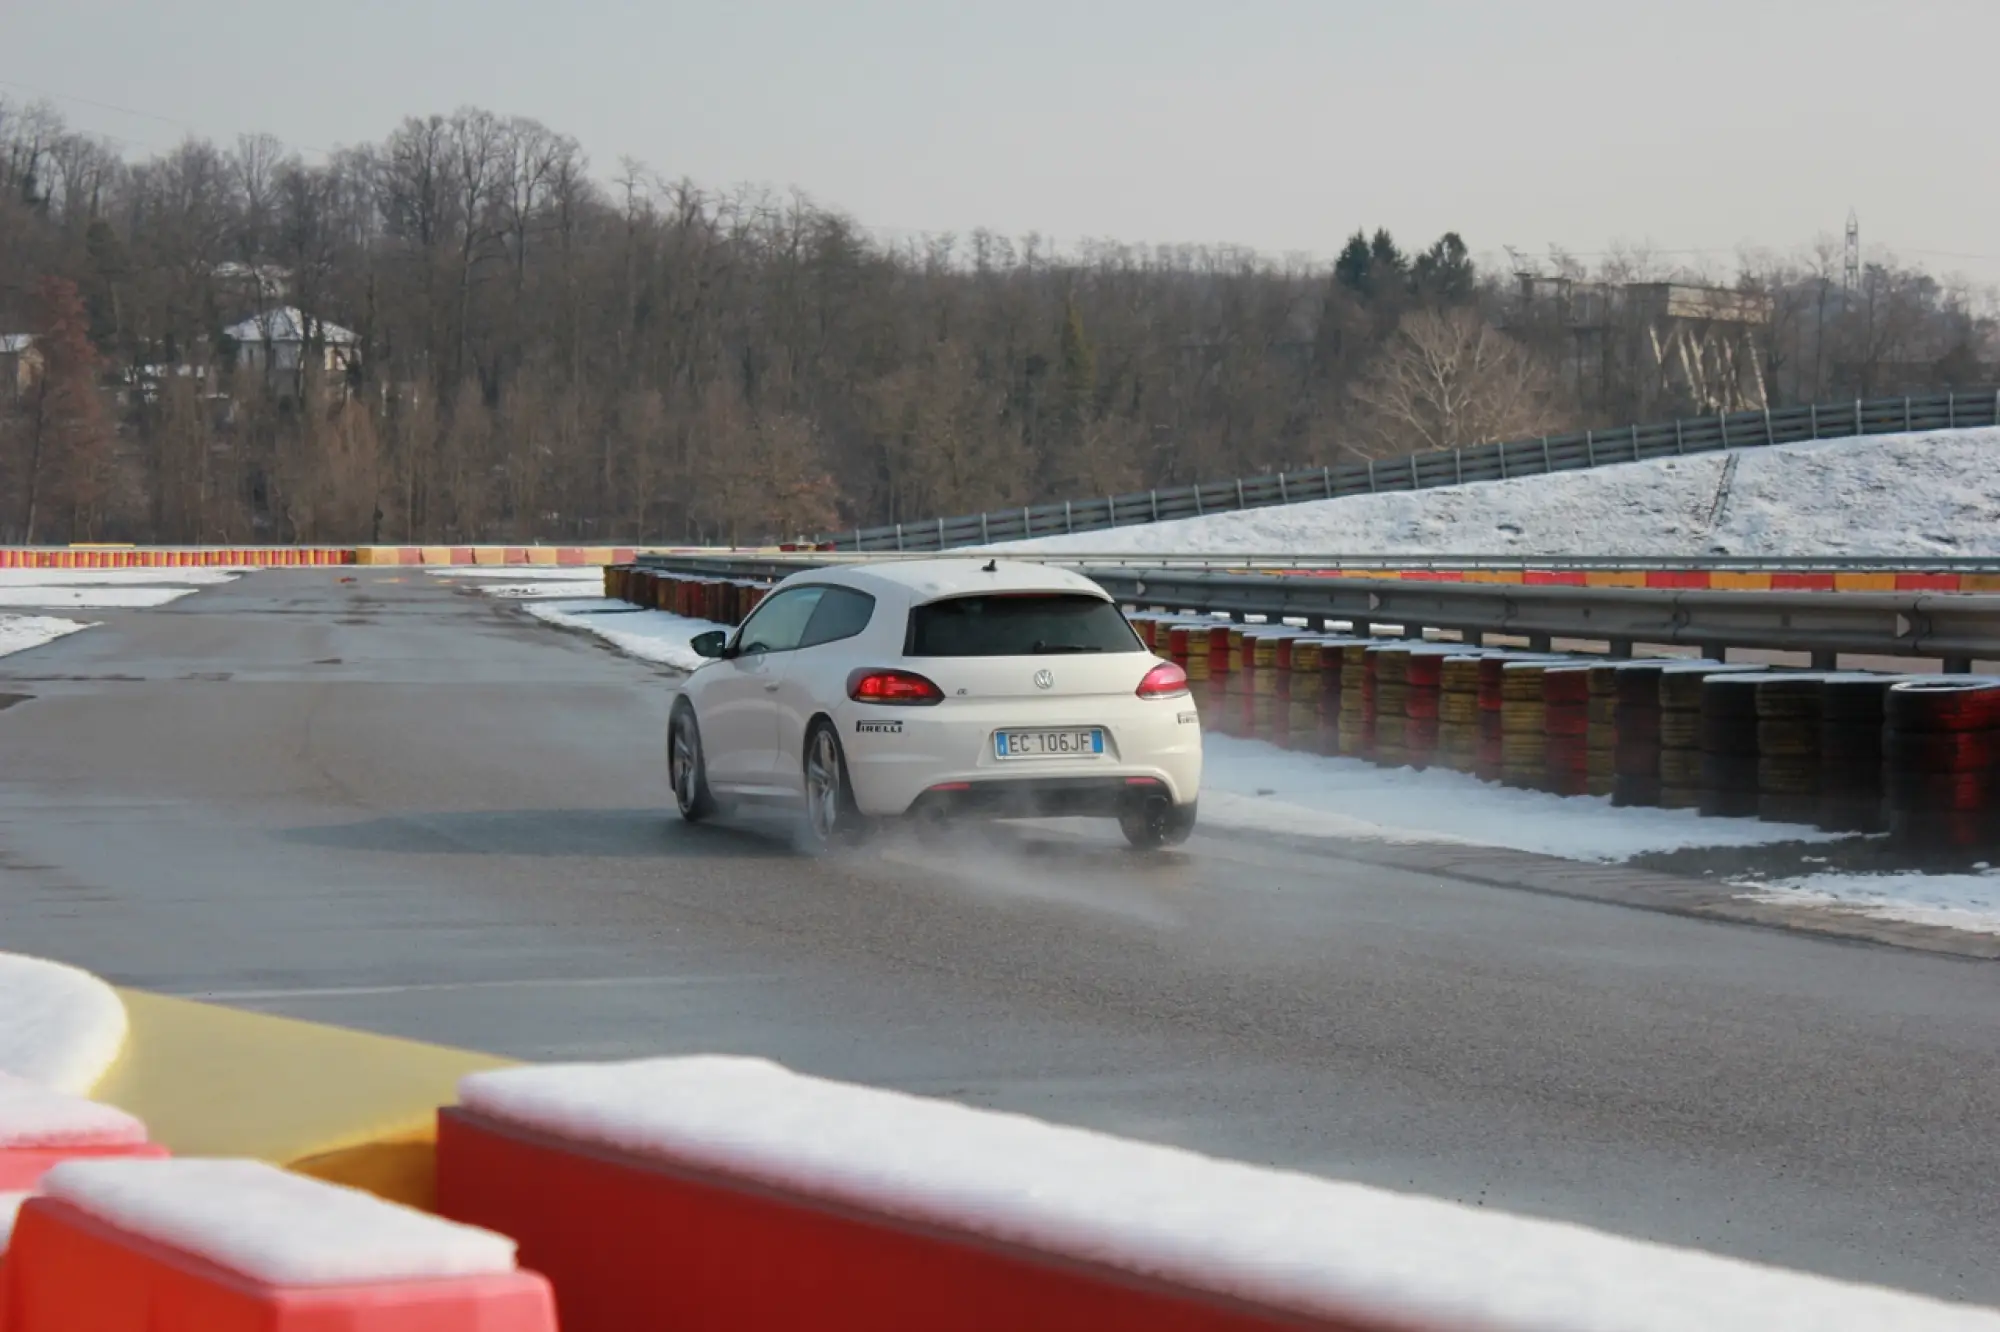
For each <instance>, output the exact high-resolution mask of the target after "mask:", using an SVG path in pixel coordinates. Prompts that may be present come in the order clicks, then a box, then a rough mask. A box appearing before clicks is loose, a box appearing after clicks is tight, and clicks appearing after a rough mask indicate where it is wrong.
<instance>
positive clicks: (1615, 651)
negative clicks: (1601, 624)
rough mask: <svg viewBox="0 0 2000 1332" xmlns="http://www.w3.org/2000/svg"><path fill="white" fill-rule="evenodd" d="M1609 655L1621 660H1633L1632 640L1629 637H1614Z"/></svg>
mask: <svg viewBox="0 0 2000 1332" xmlns="http://www.w3.org/2000/svg"><path fill="white" fill-rule="evenodd" d="M1608 655H1610V656H1612V657H1614V658H1616V659H1617V660H1619V661H1630V660H1632V640H1631V639H1629V638H1614V639H1612V640H1611V648H1610V652H1609V654H1608Z"/></svg>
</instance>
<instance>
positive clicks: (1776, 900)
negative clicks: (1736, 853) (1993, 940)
mask: <svg viewBox="0 0 2000 1332" xmlns="http://www.w3.org/2000/svg"><path fill="white" fill-rule="evenodd" d="M1739 886H1742V887H1745V888H1748V887H1751V885H1749V884H1742V885H1739ZM1745 896H1746V897H1747V898H1748V899H1749V900H1750V901H1753V902H1765V903H1770V904H1772V905H1776V906H1823V907H1834V908H1838V909H1841V910H1847V911H1853V912H1855V913H1857V914H1859V915H1863V916H1868V917H1871V918H1873V919H1875V920H1896V921H1904V922H1906V923H1908V924H1912V925H1941V926H1943V927H1945V928H1946V929H1953V930H1964V931H1966V932H1968V933H1971V934H2000V871H1987V872H1985V873H1981V874H1838V873H1827V874H1808V875H1805V876H1803V877H1801V878H1795V879H1774V880H1772V881H1770V882H1768V883H1758V884H1756V885H1755V891H1754V892H1748V893H1746V894H1745Z"/></svg>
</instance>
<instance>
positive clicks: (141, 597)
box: [0, 586, 196, 610]
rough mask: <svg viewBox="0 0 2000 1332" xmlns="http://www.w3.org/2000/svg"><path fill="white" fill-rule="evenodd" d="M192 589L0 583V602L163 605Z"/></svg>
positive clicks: (101, 607)
mask: <svg viewBox="0 0 2000 1332" xmlns="http://www.w3.org/2000/svg"><path fill="white" fill-rule="evenodd" d="M194 591H196V589H195V588H192V587H74V586H71V587H48V586H40V587H17V586H0V606H33V607H35V608H37V609H44V608H46V609H51V610H56V609H60V610H140V609H145V608H147V607H151V606H164V605H166V604H167V603H168V602H170V601H179V600H180V599H181V598H182V597H184V596H187V595H188V594H189V593H191V592H194Z"/></svg>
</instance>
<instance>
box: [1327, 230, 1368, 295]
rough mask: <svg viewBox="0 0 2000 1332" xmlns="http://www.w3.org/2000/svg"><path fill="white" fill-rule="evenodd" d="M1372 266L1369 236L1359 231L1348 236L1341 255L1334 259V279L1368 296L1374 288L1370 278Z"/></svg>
mask: <svg viewBox="0 0 2000 1332" xmlns="http://www.w3.org/2000/svg"><path fill="white" fill-rule="evenodd" d="M1370 266H1371V256H1370V255H1369V253H1368V237H1367V236H1365V235H1363V234H1362V233H1361V232H1359V231H1357V232H1355V233H1354V234H1353V235H1352V236H1349V237H1348V238H1347V244H1345V245H1343V246H1342V247H1341V249H1340V257H1339V258H1338V259H1336V260H1334V261H1333V280H1334V281H1335V282H1338V283H1339V284H1340V285H1341V286H1343V287H1345V288H1347V289H1348V290H1349V291H1351V292H1353V293H1354V294H1355V295H1357V296H1366V295H1368V293H1369V292H1370V290H1372V288H1371V287H1370V285H1369V280H1368V277H1369V268H1370Z"/></svg>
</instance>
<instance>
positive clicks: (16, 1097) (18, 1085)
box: [0, 1073, 146, 1148]
mask: <svg viewBox="0 0 2000 1332" xmlns="http://www.w3.org/2000/svg"><path fill="white" fill-rule="evenodd" d="M144 1141H146V1126H145V1125H144V1124H142V1123H140V1122H139V1121H138V1120H137V1119H134V1118H133V1117H132V1116H131V1115H128V1114H126V1113H125V1112H124V1111H123V1110H120V1109H118V1108H117V1107H116V1106H109V1105H104V1104H102V1103H101V1102H98V1101H91V1100H86V1099H84V1098H83V1097H81V1096H71V1095H68V1094H66V1093H64V1092H59V1091H52V1090H51V1089H49V1088H47V1087H44V1086H43V1085H42V1084H41V1083H39V1082H30V1081H28V1080H27V1079H26V1078H20V1077H15V1076H13V1075H11V1074H7V1073H0V1147H12V1148H22V1147H55V1146H62V1147H83V1146H89V1147H129V1146H132V1145H133V1144H135V1143H142V1142H144Z"/></svg>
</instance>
